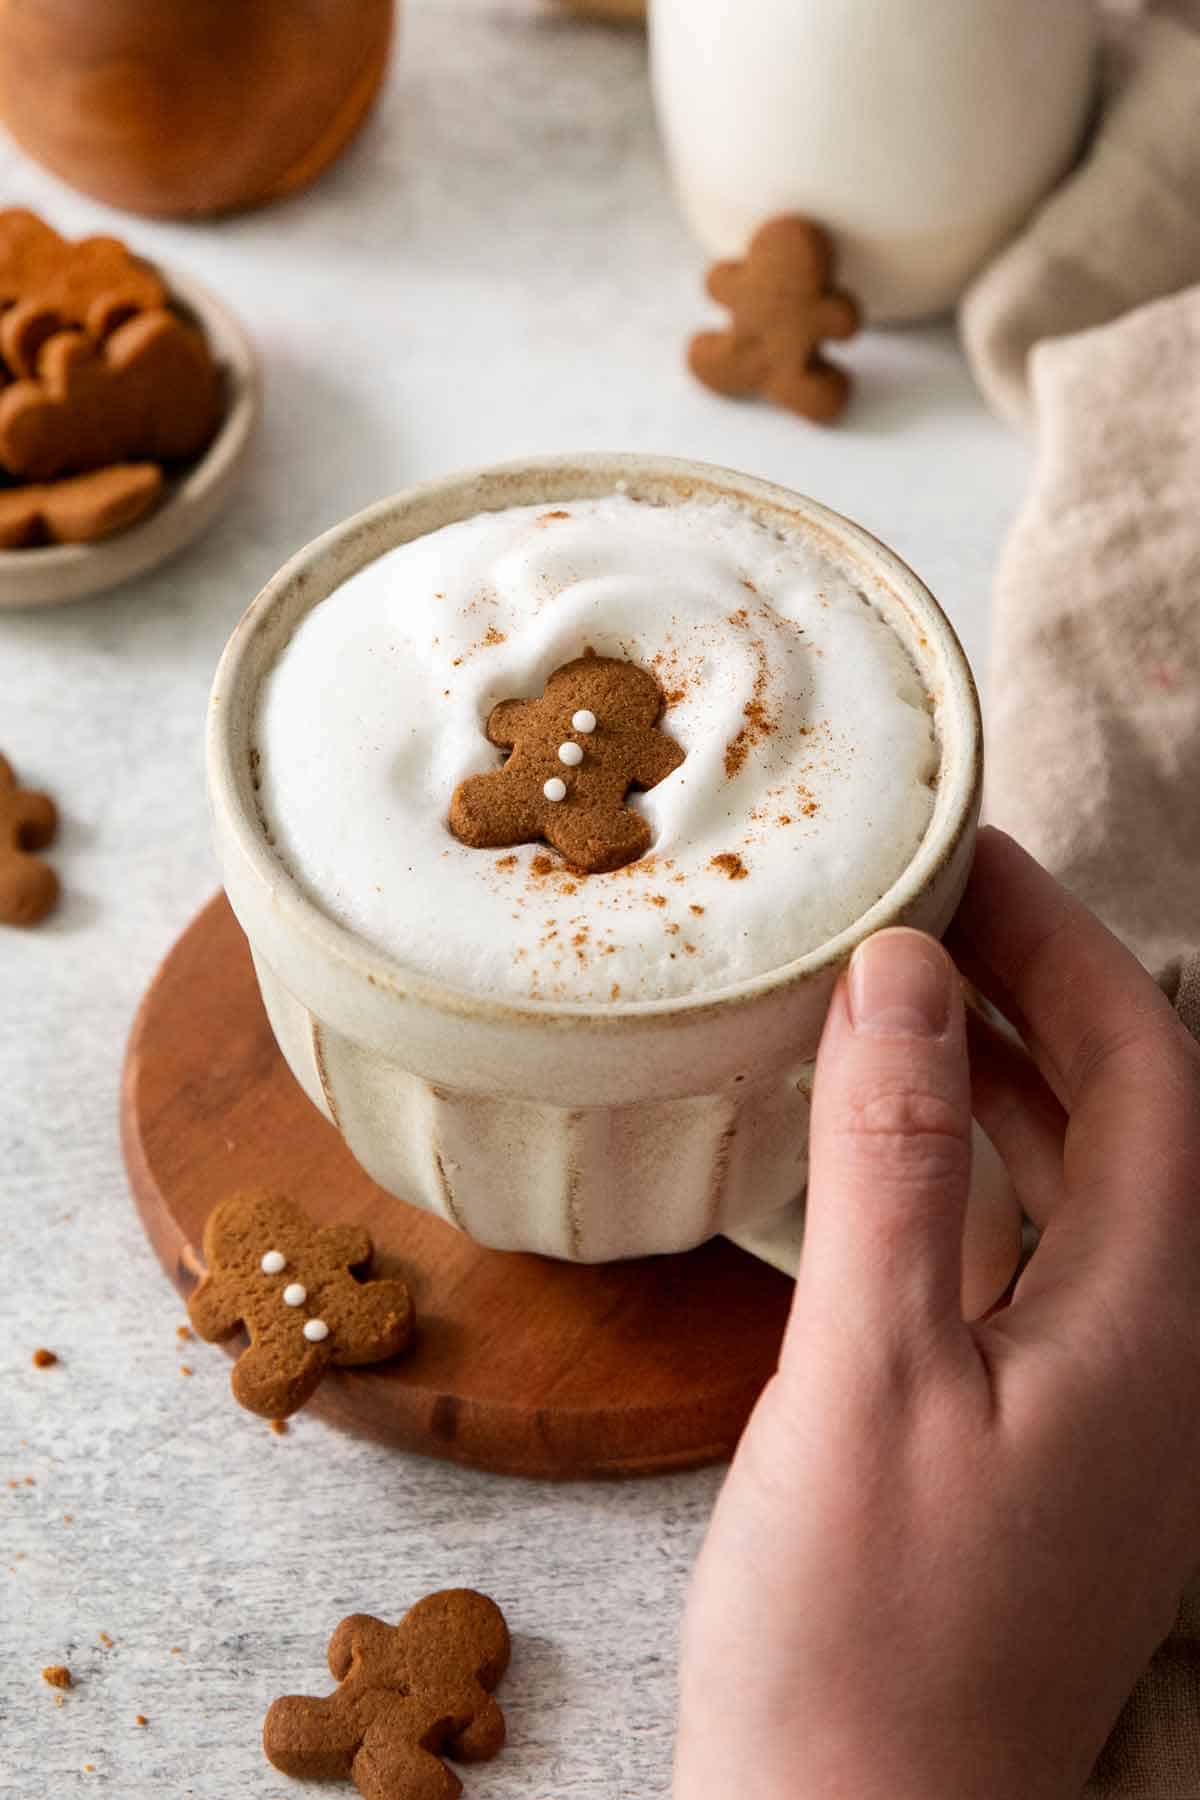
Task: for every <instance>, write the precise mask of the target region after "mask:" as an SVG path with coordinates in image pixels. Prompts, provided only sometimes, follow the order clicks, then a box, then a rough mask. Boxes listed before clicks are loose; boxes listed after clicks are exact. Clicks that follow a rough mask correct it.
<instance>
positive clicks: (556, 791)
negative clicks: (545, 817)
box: [542, 775, 567, 800]
mask: <svg viewBox="0 0 1200 1800" xmlns="http://www.w3.org/2000/svg"><path fill="white" fill-rule="evenodd" d="M542 792H543V794H545V796H546V798H547V800H565V799H566V797H567V784H566V782H565V781H560V780H559V778H558V776H557V775H552V776H551V777H550V779H549V781H548V782H547V783H546V785H545V787H544V788H543V789H542Z"/></svg>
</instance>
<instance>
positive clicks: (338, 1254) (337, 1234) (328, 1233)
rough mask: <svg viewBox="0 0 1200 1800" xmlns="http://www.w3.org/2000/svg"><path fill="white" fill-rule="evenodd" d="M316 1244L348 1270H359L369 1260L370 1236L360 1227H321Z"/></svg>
mask: <svg viewBox="0 0 1200 1800" xmlns="http://www.w3.org/2000/svg"><path fill="white" fill-rule="evenodd" d="M317 1244H318V1246H319V1247H320V1249H321V1250H327V1251H328V1252H329V1254H330V1256H332V1257H333V1258H335V1260H336V1261H338V1262H340V1263H345V1265H346V1267H347V1268H348V1269H357V1268H361V1266H362V1264H363V1263H367V1262H370V1260H371V1236H370V1233H369V1232H368V1231H367V1230H366V1228H365V1227H364V1226H362V1225H323V1226H322V1227H321V1229H320V1231H318V1233H317Z"/></svg>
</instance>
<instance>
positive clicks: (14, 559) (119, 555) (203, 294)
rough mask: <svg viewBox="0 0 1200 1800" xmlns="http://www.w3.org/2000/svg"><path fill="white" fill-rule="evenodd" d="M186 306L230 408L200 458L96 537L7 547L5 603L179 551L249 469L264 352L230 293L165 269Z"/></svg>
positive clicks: (91, 581)
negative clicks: (139, 509) (141, 512)
mask: <svg viewBox="0 0 1200 1800" xmlns="http://www.w3.org/2000/svg"><path fill="white" fill-rule="evenodd" d="M162 274H163V279H164V280H165V281H166V283H167V286H168V288H169V290H170V293H171V298H172V300H173V301H174V302H175V303H176V304H177V305H178V307H179V310H180V311H181V312H182V313H183V314H184V316H185V317H188V318H190V319H192V320H193V321H194V323H195V324H197V325H198V326H199V327H200V329H201V330H202V331H203V332H204V334H205V336H206V337H207V339H208V343H209V347H210V349H211V350H212V354H213V357H214V358H215V360H216V362H217V365H218V367H219V368H220V370H221V373H222V375H223V378H224V386H225V414H224V418H223V420H222V423H221V426H220V429H219V430H218V432H217V435H216V437H215V438H214V439H213V441H212V443H211V444H210V445H209V447H208V449H207V450H206V451H205V452H204V455H203V456H202V457H200V459H199V460H198V461H197V462H195V463H193V464H192V465H191V467H190V468H188V469H186V470H184V471H183V472H182V473H181V474H179V475H178V476H175V477H173V478H172V479H171V480H170V481H169V483H168V486H167V491H166V495H165V497H164V498H163V499H162V500H161V501H160V502H159V504H158V506H157V507H156V508H155V510H154V511H153V512H152V513H149V514H148V515H147V516H146V518H145V519H143V520H141V521H140V522H139V523H138V524H137V525H132V526H130V527H129V529H128V530H127V531H121V532H117V533H116V534H115V535H114V536H112V537H110V538H102V539H101V540H100V541H99V542H98V543H95V544H47V545H45V546H43V547H40V548H37V549H32V550H0V607H19V606H59V605H61V604H62V603H63V602H64V601H67V600H81V599H83V598H84V596H85V595H87V594H98V593H101V592H103V590H104V589H106V588H113V587H116V586H117V585H118V584H119V583H121V582H123V581H132V580H133V578H134V577H135V576H136V575H144V574H145V573H146V571H147V570H148V569H152V568H154V567H156V565H157V564H158V563H161V562H165V561H166V559H167V557H169V556H174V555H175V553H176V551H178V550H182V549H183V547H184V545H185V544H190V543H191V541H192V539H193V538H195V537H198V536H199V534H200V532H202V531H203V530H204V529H205V527H206V526H207V525H209V524H211V522H212V520H213V519H214V518H215V516H216V514H217V513H218V512H219V511H220V509H221V507H222V506H223V505H224V504H225V501H226V500H227V499H228V498H229V496H230V494H231V493H232V492H233V489H234V487H235V486H236V484H237V481H238V478H239V476H240V474H241V468H242V463H243V460H244V458H245V454H246V449H247V446H248V445H249V442H250V436H251V432H252V431H253V428H254V422H255V420H256V419H257V417H258V412H259V405H260V392H259V388H260V383H259V367H258V357H257V354H256V353H255V350H254V347H253V345H252V344H251V342H250V339H249V338H248V337H247V335H246V332H245V330H244V329H243V327H242V326H241V325H240V324H239V322H238V321H237V319H235V318H234V316H233V314H232V313H231V312H230V311H229V310H228V308H227V307H226V306H225V305H224V304H223V302H222V301H220V300H217V299H215V298H214V296H213V295H212V294H210V293H209V292H208V290H207V288H204V287H202V286H201V285H200V283H199V282H198V281H193V280H192V279H191V277H190V276H184V275H176V274H174V273H173V272H172V271H170V270H166V269H164V270H163V271H162Z"/></svg>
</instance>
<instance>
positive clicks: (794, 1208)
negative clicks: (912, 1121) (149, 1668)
mask: <svg viewBox="0 0 1200 1800" xmlns="http://www.w3.org/2000/svg"><path fill="white" fill-rule="evenodd" d="M1021 1233H1022V1218H1021V1208H1020V1205H1019V1204H1018V1202H1017V1196H1016V1192H1015V1190H1014V1188H1013V1184H1012V1182H1011V1180H1010V1179H1009V1174H1008V1170H1007V1169H1006V1168H1005V1166H1004V1164H1003V1162H1002V1161H1001V1160H1000V1154H999V1152H998V1151H997V1150H996V1148H995V1146H994V1145H993V1143H992V1140H991V1138H989V1137H988V1135H987V1133H986V1132H985V1131H984V1130H983V1129H982V1127H981V1126H980V1125H979V1124H978V1122H975V1124H974V1136H973V1142H972V1146H971V1191H970V1194H969V1196H968V1198H967V1217H966V1225H965V1228H964V1232H963V1285H962V1302H963V1317H964V1318H965V1319H978V1318H982V1316H983V1314H984V1313H986V1312H989V1311H990V1310H991V1308H992V1307H993V1306H995V1304H996V1302H997V1301H998V1300H999V1299H1000V1298H1001V1297H1002V1296H1003V1294H1004V1293H1005V1292H1006V1290H1007V1288H1008V1286H1009V1283H1010V1282H1011V1281H1012V1278H1013V1276H1014V1275H1015V1274H1016V1272H1017V1265H1018V1263H1019V1262H1020V1259H1021ZM725 1236H726V1237H727V1238H728V1239H729V1241H730V1242H731V1243H733V1244H736V1245H737V1246H738V1248H739V1250H747V1251H749V1253H750V1255H751V1256H757V1257H758V1258H760V1260H761V1261H763V1262H766V1263H770V1264H771V1266H772V1268H775V1269H779V1270H781V1271H782V1273H783V1274H785V1275H791V1276H794V1275H795V1274H796V1271H797V1269H798V1268H799V1266H800V1245H801V1242H802V1240H803V1237H804V1200H803V1197H802V1196H801V1197H800V1198H799V1199H797V1200H795V1201H793V1202H792V1203H791V1205H789V1206H786V1207H784V1209H783V1211H782V1212H779V1213H776V1214H774V1216H773V1217H771V1218H769V1219H766V1220H758V1221H753V1222H752V1223H750V1224H748V1225H746V1226H743V1227H742V1228H741V1229H739V1230H737V1231H727V1232H726V1233H725Z"/></svg>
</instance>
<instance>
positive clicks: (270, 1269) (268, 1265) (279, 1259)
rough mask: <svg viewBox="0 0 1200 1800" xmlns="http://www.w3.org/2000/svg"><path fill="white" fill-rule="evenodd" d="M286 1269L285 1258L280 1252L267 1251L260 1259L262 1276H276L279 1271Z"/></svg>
mask: <svg viewBox="0 0 1200 1800" xmlns="http://www.w3.org/2000/svg"><path fill="white" fill-rule="evenodd" d="M286 1268H287V1257H286V1256H285V1255H284V1254H283V1251H282V1250H268V1251H267V1253H266V1255H265V1256H264V1257H263V1259H262V1272H263V1274H264V1275H278V1274H279V1273H280V1271H281V1270H283V1269H286Z"/></svg>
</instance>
